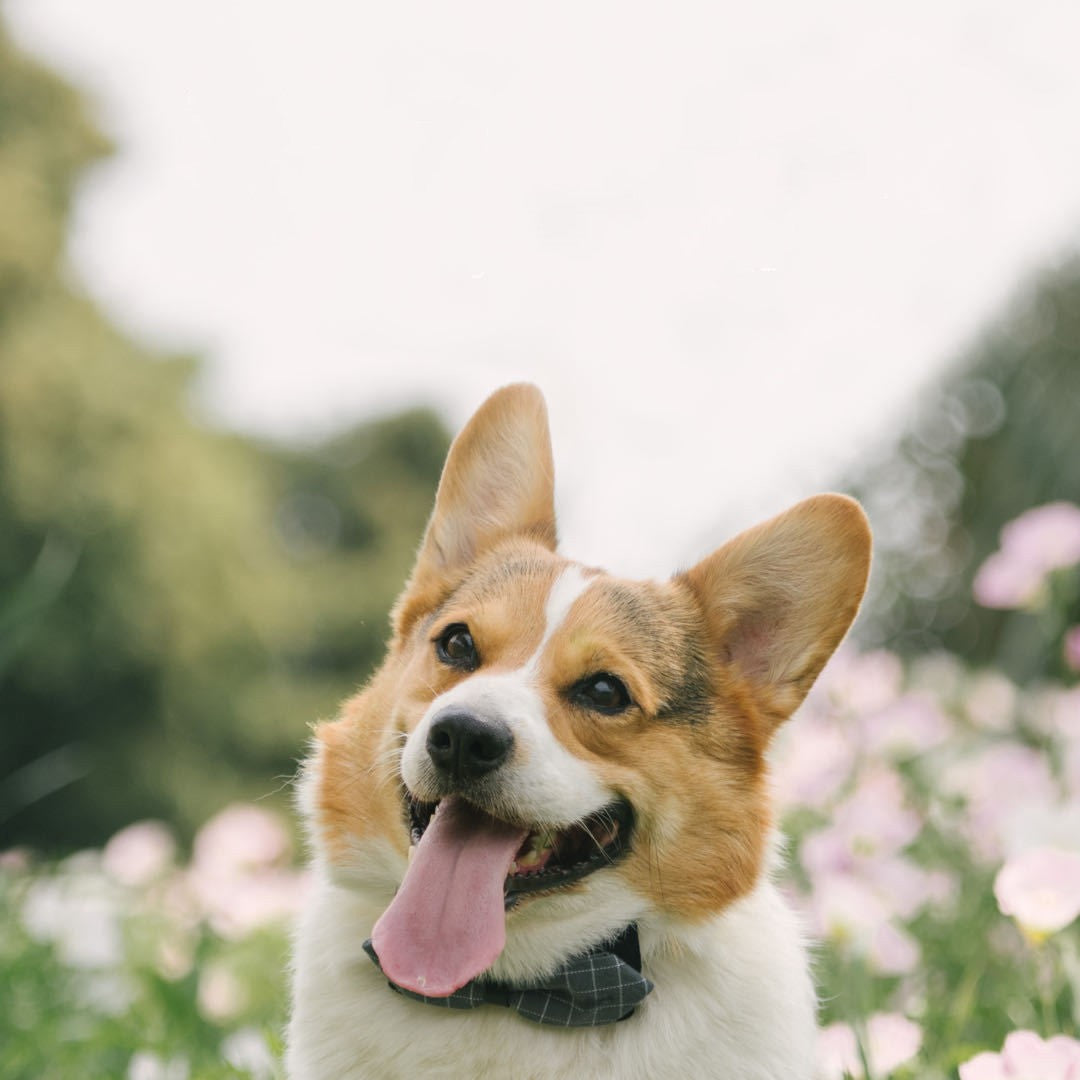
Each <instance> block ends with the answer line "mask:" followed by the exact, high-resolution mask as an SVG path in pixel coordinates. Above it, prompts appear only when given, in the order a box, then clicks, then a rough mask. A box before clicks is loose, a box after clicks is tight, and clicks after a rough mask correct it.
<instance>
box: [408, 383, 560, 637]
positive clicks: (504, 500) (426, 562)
mask: <svg viewBox="0 0 1080 1080" xmlns="http://www.w3.org/2000/svg"><path fill="white" fill-rule="evenodd" d="M554 486H555V467H554V464H553V462H552V456H551V435H550V433H549V431H548V420H547V408H546V406H545V405H544V398H543V395H542V394H541V393H540V391H539V390H538V389H537V388H536V387H535V386H532V385H530V384H529V383H515V384H513V385H511V386H504V387H503V388H502V389H500V390H496V391H495V393H494V394H492V395H491V397H489V398H488V399H487V401H485V402H484V403H483V405H481V406H480V408H479V409H478V410H477V411H476V413H475V414H474V415H473V417H472V419H471V420H470V421H469V422H468V424H466V425H465V428H464V429H463V430H462V432H461V434H459V435H458V437H457V438H456V439H455V440H454V442H453V444H452V445H451V447H450V453H449V454H448V455H447V458H446V464H445V465H444V466H443V472H442V479H441V480H440V481H439V490H438V493H437V494H436V496H435V509H434V510H433V511H432V514H431V519H430V521H429V522H428V526H427V532H426V533H425V534H424V539H423V541H422V542H421V544H420V551H419V553H418V555H417V558H416V565H415V567H414V568H413V573H412V577H411V578H410V579H409V583H408V585H407V586H406V587H405V591H404V593H403V594H402V596H401V598H400V599H399V600H398V604H397V607H396V608H395V611H394V628H395V630H396V631H397V633H398V634H403V633H404V632H405V631H406V630H407V629H408V627H409V625H410V624H411V623H412V621H413V620H414V619H415V617H416V616H417V615H418V614H419V613H420V612H422V611H425V610H430V609H431V608H433V607H434V606H436V605H437V604H438V602H439V600H440V599H441V597H442V596H443V595H444V593H445V591H446V589H447V588H448V587H449V586H451V585H452V584H453V582H454V580H455V579H456V578H459V577H460V575H461V573H462V572H463V571H464V570H465V569H466V568H467V567H468V566H469V565H470V564H471V563H473V562H474V561H475V560H476V559H477V558H478V557H479V556H480V555H482V554H483V553H484V552H485V551H488V550H489V549H490V548H491V547H492V546H493V545H495V544H496V543H498V542H499V541H500V540H502V539H505V538H506V537H508V536H527V537H529V538H530V539H532V540H535V541H537V542H539V543H541V544H543V545H544V546H545V547H547V548H549V549H550V550H552V551H554V550H555V546H556V543H557V536H556V529H555V498H554Z"/></svg>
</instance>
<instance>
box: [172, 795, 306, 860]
mask: <svg viewBox="0 0 1080 1080" xmlns="http://www.w3.org/2000/svg"><path fill="white" fill-rule="evenodd" d="M290 847H291V845H290V843H289V834H288V833H287V832H286V831H285V827H284V825H282V823H281V819H280V818H279V817H278V816H277V815H276V814H273V813H271V812H270V811H269V810H263V809H261V808H259V807H257V806H247V805H245V804H242V803H233V804H232V805H231V806H227V807H225V809H224V810H222V811H221V812H220V813H218V814H216V815H215V816H214V817H212V818H211V819H210V820H209V821H208V822H207V823H206V824H205V825H204V826H203V827H202V828H201V829H200V830H199V833H198V835H197V836H196V837H195V847H194V852H193V858H192V863H193V865H194V866H195V867H196V868H197V869H198V870H199V871H200V872H203V873H225V874H229V873H235V872H236V871H238V870H242V869H252V868H255V867H263V866H271V865H274V864H275V863H280V862H283V861H284V860H285V859H287V858H288V856H289V851H290Z"/></svg>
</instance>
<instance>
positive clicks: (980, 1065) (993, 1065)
mask: <svg viewBox="0 0 1080 1080" xmlns="http://www.w3.org/2000/svg"><path fill="white" fill-rule="evenodd" d="M960 1080H1080V1042H1077V1041H1076V1040H1075V1039H1070V1038H1068V1037H1067V1036H1065V1035H1055V1036H1054V1037H1053V1038H1052V1039H1048V1040H1047V1041H1046V1042H1044V1041H1043V1040H1042V1039H1040V1038H1039V1036H1038V1035H1036V1034H1035V1033H1034V1032H1033V1031H1014V1032H1013V1033H1012V1034H1011V1035H1009V1036H1008V1037H1007V1038H1006V1039H1005V1045H1004V1047H1003V1048H1002V1051H1001V1053H1000V1054H991V1053H983V1054H976V1056H975V1057H973V1058H972V1059H971V1060H970V1061H968V1062H966V1063H965V1064H963V1065H961V1066H960Z"/></svg>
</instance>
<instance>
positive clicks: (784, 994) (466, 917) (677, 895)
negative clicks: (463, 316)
mask: <svg viewBox="0 0 1080 1080" xmlns="http://www.w3.org/2000/svg"><path fill="white" fill-rule="evenodd" d="M643 512H647V511H646V510H645V509H644V506H643V505H634V506H627V508H626V521H625V522H624V527H625V528H633V527H634V515H635V514H639V513H643ZM870 547H871V541H870V531H869V528H868V525H867V521H866V517H865V515H864V514H863V512H862V510H861V509H860V508H859V506H858V504H857V503H856V502H854V501H853V500H851V499H849V498H846V497H844V496H841V495H819V496H817V497H815V498H810V499H807V500H806V501H804V502H801V503H799V504H798V505H796V506H794V507H792V508H791V509H790V510H788V511H786V512H785V513H782V514H780V515H779V516H778V517H775V518H773V519H771V520H770V521H767V522H765V523H764V524H761V525H758V526H756V527H755V528H752V529H750V530H748V531H747V532H744V533H742V534H741V535H739V536H737V537H736V538H735V539H734V540H731V541H730V542H728V543H727V544H725V545H724V546H722V547H721V548H719V549H718V550H717V551H714V552H713V553H712V554H710V555H708V556H706V557H705V558H704V559H702V560H701V561H700V562H699V563H697V564H696V565H695V566H693V567H692V568H691V569H689V570H686V571H684V572H681V573H678V574H676V575H675V576H674V577H672V578H671V579H670V580H667V581H661V582H657V581H644V582H639V581H630V580H625V579H623V578H619V577H615V576H612V575H610V574H608V573H605V572H604V571H603V570H599V569H596V568H594V567H591V566H584V565H581V564H579V563H576V562H574V561H573V560H571V559H568V558H566V557H565V556H563V555H561V554H560V553H559V552H558V550H557V544H556V527H555V512H554V505H553V466H552V455H551V445H550V437H549V433H548V423H547V413H546V410H545V406H544V401H543V398H542V397H541V395H540V393H539V391H538V390H536V388H535V387H532V386H529V385H514V386H508V387H505V388H503V389H501V390H499V391H497V392H496V393H495V394H493V395H492V396H491V397H490V398H489V399H488V400H487V401H486V402H485V403H484V404H483V406H482V407H481V408H480V409H479V411H478V412H477V413H476V414H475V415H474V416H473V418H472V419H471V420H470V422H469V423H468V425H467V426H466V427H465V429H464V430H463V431H462V432H461V434H460V435H459V436H458V437H457V439H456V440H455V441H454V443H453V445H452V447H451V449H450V452H449V455H448V457H447V461H446V465H445V468H444V471H443V475H442V479H441V481H440V483H439V488H438V493H437V496H436V500H435V508H434V510H433V512H432V516H431V519H430V521H429V523H428V526H427V531H426V533H425V536H424V538H423V540H422V542H421V545H420V549H419V553H418V556H417V560H416V564H415V567H414V569H413V572H412V575H411V577H410V578H409V581H408V582H407V584H406V585H405V589H404V591H403V592H402V594H401V596H400V598H399V599H398V601H397V604H396V606H395V608H394V611H393V614H392V629H393V632H392V637H391V640H390V644H389V646H388V650H387V655H386V659H385V661H384V663H383V665H382V667H381V668H380V669H379V670H378V671H377V672H376V674H375V675H374V676H373V677H372V678H371V680H370V682H369V683H368V685H367V686H366V688H365V689H363V690H362V691H361V692H360V693H359V694H357V695H356V696H355V697H354V698H352V699H351V700H350V701H348V702H347V703H346V704H345V705H344V707H343V709H342V712H341V715H340V717H339V718H338V719H337V720H335V721H333V722H332V723H325V724H323V725H322V726H320V727H318V728H317V729H316V732H315V738H314V747H313V751H312V753H311V756H310V758H309V759H308V761H307V762H306V763H305V766H304V768H303V772H302V777H301V782H300V794H299V800H300V805H301V808H302V812H303V814H304V816H305V818H306V822H307V826H308V829H309V832H310V839H311V847H312V852H313V876H314V885H313V889H312V893H311V895H310V899H309V902H308V904H307V906H306V908H305V911H304V913H303V914H302V916H301V919H300V921H299V925H298V928H297V932H296V937H295V955H294V965H293V985H292V1014H291V1021H290V1025H289V1031H288V1048H287V1059H286V1064H287V1070H288V1075H289V1076H290V1077H291V1078H292V1080H392V1078H400V1080H426V1078H429V1077H430V1078H436V1077H438V1078H446V1080H472V1078H476V1077H484V1078H487V1077H490V1078H493V1080H548V1078H550V1080H567V1078H571V1080H600V1078H613V1080H658V1078H660V1080H663V1078H669V1077H670V1078H673V1080H674V1078H682V1077H694V1078H696V1080H701V1078H707V1077H716V1078H723V1080H810V1078H811V1077H813V1075H814V1073H815V1060H814V1059H815V1042H816V1018H815V1011H816V1000H815V995H814V988H813V985H812V982H811V978H810V974H809V970H808V963H807V955H806V952H805V948H804V943H803V939H802V934H801V931H800V927H799V923H798V920H797V919H796V917H795V915H794V914H793V912H792V911H791V910H789V908H788V906H787V905H786V903H785V901H784V899H783V898H782V896H781V894H780V892H779V891H778V889H777V887H776V885H775V884H774V881H773V874H774V872H775V869H776V866H777V863H778V855H777V851H778V847H779V844H778V841H777V837H776V834H775V830H774V823H773V815H772V811H771V808H770V795H769V786H768V779H767V773H766V753H767V750H768V748H769V743H770V740H771V739H772V736H773V733H774V732H775V731H776V729H777V728H778V727H779V725H780V724H782V723H783V722H784V721H785V720H786V719H787V718H788V717H789V716H790V715H791V714H792V712H793V711H794V710H795V709H796V707H797V706H798V705H799V703H800V702H801V701H802V700H803V698H804V697H805V695H806V693H807V691H808V690H809V689H810V686H811V685H812V683H813V682H814V680H815V679H816V678H817V675H818V673H819V672H820V671H821V668H822V667H823V665H824V664H825V662H826V660H827V659H828V658H829V656H830V655H831V654H832V652H833V651H834V649H835V648H836V647H837V645H838V644H839V642H840V640H841V638H842V637H843V636H844V634H845V633H846V632H847V629H848V627H849V626H850V624H851V622H852V620H853V618H854V617H855V613H856V611H857V609H858V607H859V604H860V601H861V599H862V595H863V590H864V588H865V585H866V578H867V572H868V569H869V565H870Z"/></svg>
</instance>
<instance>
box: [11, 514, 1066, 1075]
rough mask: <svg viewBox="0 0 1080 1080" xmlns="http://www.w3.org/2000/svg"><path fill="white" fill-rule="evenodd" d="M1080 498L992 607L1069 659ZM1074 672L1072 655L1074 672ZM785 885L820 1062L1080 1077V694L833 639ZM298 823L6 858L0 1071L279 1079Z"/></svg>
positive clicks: (223, 827) (792, 730) (248, 810)
mask: <svg viewBox="0 0 1080 1080" xmlns="http://www.w3.org/2000/svg"><path fill="white" fill-rule="evenodd" d="M1078 564H1080V510H1077V509H1076V508H1075V507H1070V506H1068V505H1066V504H1058V505H1056V506H1053V507H1050V508H1045V507H1044V508H1039V510H1038V511H1031V512H1029V514H1028V515H1024V516H1023V517H1021V518H1019V519H1017V521H1015V522H1013V523H1012V524H1011V525H1010V526H1009V528H1008V529H1006V531H1005V532H1004V534H1003V537H1002V547H1001V550H1000V551H999V552H997V553H995V555H994V556H992V557H991V559H990V560H988V562H987V563H986V564H985V565H984V567H983V569H982V571H981V572H980V574H979V576H978V577H977V578H976V586H975V587H976V599H977V600H978V601H979V602H980V603H983V604H984V605H987V606H1003V607H1016V608H1020V607H1026V608H1029V609H1032V610H1035V611H1038V612H1042V613H1043V614H1044V616H1045V618H1047V619H1056V620H1057V622H1058V623H1060V626H1059V628H1058V633H1057V639H1058V643H1059V647H1060V648H1061V649H1062V651H1063V656H1064V658H1065V661H1066V667H1067V668H1068V667H1070V666H1071V667H1073V668H1076V667H1080V657H1078V656H1076V650H1077V648H1078V645H1077V641H1078V640H1080V636H1078V631H1077V629H1076V628H1075V627H1072V626H1070V625H1069V619H1068V617H1067V613H1068V612H1070V611H1074V610H1075V601H1076V598H1077V594H1078V590H1080V582H1078ZM1074 661H1075V662H1074ZM773 773H774V785H775V790H776V798H777V802H778V807H779V809H780V812H781V817H782V821H783V823H784V826H785V831H786V832H787V834H788V836H789V838H790V842H789V844H788V848H787V869H786V871H785V874H786V882H787V888H788V890H789V892H790V895H791V898H792V901H793V903H795V904H796V905H797V906H798V907H799V908H800V909H801V910H802V911H803V912H804V914H805V920H806V923H807V926H808V930H809V931H810V933H811V935H812V936H813V937H814V938H816V939H817V940H818V941H819V942H820V945H819V947H818V948H817V950H816V968H817V973H818V982H819V986H820V991H821V1000H822V1006H821V1009H822V1033H821V1047H820V1049H821V1070H822V1076H823V1077H825V1078H829V1080H834V1078H835V1080H840V1078H843V1077H845V1076H850V1077H860V1078H861V1077H868V1078H877V1080H884V1078H886V1077H897V1078H904V1077H909V1078H916V1077H917V1078H920V1080H938V1078H940V1080H944V1078H956V1077H959V1078H960V1080H1004V1078H1017V1080H1019V1078H1026V1080H1078V1078H1080V1042H1078V1041H1077V1038H1078V1036H1080V924H1078V922H1077V916H1078V915H1080V686H1077V685H1075V681H1074V683H1073V684H1071V685H1065V684H1043V685H1038V686H1033V687H1028V688H1023V689H1021V688H1019V687H1017V686H1016V685H1014V684H1013V683H1011V682H1010V681H1009V680H1008V679H1007V678H1006V677H1005V676H1004V675H1002V674H1001V673H1000V672H998V671H996V670H993V669H985V670H971V669H969V668H968V667H966V666H965V664H964V663H963V661H962V660H960V659H958V658H956V657H953V656H949V655H945V654H938V655H931V656H924V657H920V658H917V659H914V660H910V661H906V662H905V661H902V660H901V659H900V658H898V657H897V656H895V655H893V654H892V653H889V652H884V651H876V652H864V653H859V652H857V651H855V650H854V649H851V648H848V649H846V650H843V651H841V653H839V654H838V655H837V656H836V657H835V658H834V660H833V662H832V663H831V664H830V665H829V667H828V668H827V669H826V671H825V673H824V674H823V676H822V678H821V679H820V680H819V683H818V685H817V686H816V687H815V688H814V690H813V692H812V694H811V696H810V698H809V699H808V701H807V702H806V703H805V705H804V706H803V708H802V709H801V711H800V714H799V716H798V717H797V718H796V719H795V720H794V721H793V722H792V723H791V724H789V725H788V727H787V728H786V729H785V731H784V732H783V733H782V735H781V737H780V740H779V743H778V745H777V747H776V749H775V754H774V762H773ZM303 889H304V877H303V872H302V871H300V870H298V869H297V866H296V861H295V857H294V852H293V848H292V844H291V842H290V833H289V831H288V829H287V828H286V825H285V823H284V822H283V821H281V820H280V819H279V818H277V817H276V816H275V815H274V814H273V813H271V812H269V811H267V810H265V809H261V808H259V807H255V806H246V805H235V806H232V807H229V808H227V809H226V810H224V811H223V812H221V813H220V814H218V815H217V816H215V817H214V818H213V819H211V820H210V821H208V822H207V823H206V824H205V826H204V827H203V828H202V830H201V831H200V832H199V833H198V835H197V837H196V839H195V842H194V845H193V847H192V850H191V852H190V853H189V854H182V853H181V852H179V850H178V849H177V846H176V843H175V841H174V839H173V836H172V834H171V833H170V831H169V829H168V828H167V827H166V826H165V825H163V824H160V823H154V822H143V823H138V824H135V825H132V826H130V827H129V828H127V829H125V830H123V831H121V832H120V833H118V834H117V835H116V836H114V837H113V838H112V839H111V840H110V841H109V843H108V844H107V845H106V846H105V847H104V848H103V849H102V850H99V851H86V852H81V853H78V854H76V855H73V856H71V857H69V858H67V859H65V860H63V861H61V862H59V863H45V862H41V861H38V860H36V859H35V858H34V856H33V855H32V853H29V852H25V851H21V850H15V851H9V852H6V853H4V854H2V855H0V963H2V970H3V975H4V977H3V979H2V980H0V1077H2V1078H4V1080H7V1078H20V1080H21V1078H23V1077H25V1078H27V1080H30V1078H34V1080H67V1078H76V1077H79V1078H83V1077H119V1078H127V1080H185V1078H201V1077H205V1078H208V1080H214V1078H218V1077H221V1078H225V1077H257V1078H266V1077H275V1076H279V1075H280V1074H281V1073H280V1064H279V1062H280V1048H281V1032H282V1027H283V1023H284V1017H285V1010H286V986H285V974H284V972H285V968H286V963H287V933H286V925H287V920H288V917H289V915H290V914H291V912H293V911H294V910H295V909H296V906H297V904H298V903H299V901H300V898H301V897H302V894H303Z"/></svg>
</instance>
